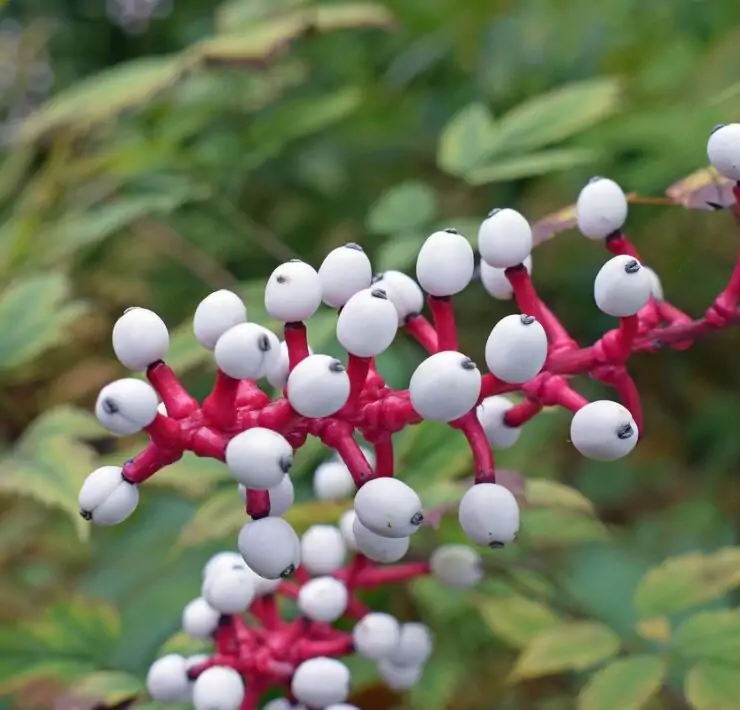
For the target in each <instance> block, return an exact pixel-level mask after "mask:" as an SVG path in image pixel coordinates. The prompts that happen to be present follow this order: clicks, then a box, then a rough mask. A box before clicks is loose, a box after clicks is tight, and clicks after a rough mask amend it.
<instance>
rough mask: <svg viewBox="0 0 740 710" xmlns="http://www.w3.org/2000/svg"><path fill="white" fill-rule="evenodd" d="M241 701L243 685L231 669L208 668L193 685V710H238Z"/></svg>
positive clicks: (238, 676) (221, 667) (239, 677)
mask: <svg viewBox="0 0 740 710" xmlns="http://www.w3.org/2000/svg"><path fill="white" fill-rule="evenodd" d="M242 700H244V683H243V681H242V679H241V676H240V675H239V674H238V673H237V672H236V671H235V670H233V669H232V668H225V667H223V666H214V667H213V668H209V669H207V670H205V671H203V672H202V673H201V674H200V675H199V676H198V679H197V680H196V681H195V683H194V684H193V706H194V707H195V710H239V707H240V706H241V704H242Z"/></svg>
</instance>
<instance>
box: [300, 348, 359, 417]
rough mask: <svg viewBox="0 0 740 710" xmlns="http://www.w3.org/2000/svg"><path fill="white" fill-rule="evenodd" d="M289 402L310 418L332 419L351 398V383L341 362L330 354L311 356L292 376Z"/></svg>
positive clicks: (302, 362) (301, 413)
mask: <svg viewBox="0 0 740 710" xmlns="http://www.w3.org/2000/svg"><path fill="white" fill-rule="evenodd" d="M287 390H288V401H289V402H290V404H291V406H292V407H293V409H295V411H296V412H298V414H300V415H301V416H304V417H308V418H313V419H315V418H320V417H330V416H331V415H332V414H336V412H338V411H339V410H340V409H341V408H342V407H343V406H344V405H345V404H346V403H347V399H348V398H349V391H350V382H349V376H348V375H347V371H346V369H345V367H344V365H342V363H341V362H339V360H337V359H336V358H333V357H329V355H310V356H309V357H307V358H306V359H305V360H302V361H301V362H299V363H298V365H296V367H294V368H293V372H291V373H290V375H289V376H288V385H287Z"/></svg>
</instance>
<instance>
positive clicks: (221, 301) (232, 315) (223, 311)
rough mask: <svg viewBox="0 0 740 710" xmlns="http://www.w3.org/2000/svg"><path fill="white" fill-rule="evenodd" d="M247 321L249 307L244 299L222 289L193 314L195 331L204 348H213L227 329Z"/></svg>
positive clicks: (206, 299)
mask: <svg viewBox="0 0 740 710" xmlns="http://www.w3.org/2000/svg"><path fill="white" fill-rule="evenodd" d="M246 322H247V307H246V306H245V305H244V302H243V301H242V299H241V298H239V296H237V295H236V294H235V293H233V292H232V291H227V290H226V289H221V290H220V291H214V292H213V293H211V294H210V295H208V296H206V297H205V298H204V299H203V300H202V301H201V302H200V303H199V304H198V307H197V308H196V309H195V315H194V316H193V333H194V334H195V337H196V339H197V340H198V342H199V343H200V344H201V345H202V346H203V347H204V348H207V349H208V350H213V348H215V347H216V343H217V342H218V339H219V338H220V337H221V336H222V335H223V334H224V333H225V332H226V331H227V330H230V329H231V328H233V327H234V326H235V325H239V324H240V323H246Z"/></svg>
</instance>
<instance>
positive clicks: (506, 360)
mask: <svg viewBox="0 0 740 710" xmlns="http://www.w3.org/2000/svg"><path fill="white" fill-rule="evenodd" d="M485 353H486V365H487V366H488V369H489V370H490V371H491V372H492V373H493V375H495V376H496V377H497V378H498V379H500V380H503V381H504V382H508V383H510V384H521V383H522V382H527V381H528V380H531V379H532V378H533V377H534V376H535V375H537V374H538V373H539V372H540V370H542V368H543V366H544V364H545V360H547V334H546V333H545V329H544V328H543V327H542V325H541V324H540V322H539V321H538V320H537V319H536V318H534V316H529V315H518V314H513V315H510V316H506V317H505V318H502V319H501V320H500V321H499V322H498V323H496V325H495V326H494V327H493V329H492V330H491V334H490V335H489V336H488V340H487V341H486V350H485Z"/></svg>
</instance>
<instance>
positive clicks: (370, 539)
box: [352, 515, 411, 564]
mask: <svg viewBox="0 0 740 710" xmlns="http://www.w3.org/2000/svg"><path fill="white" fill-rule="evenodd" d="M352 534H353V535H354V539H355V545H356V546H357V549H358V551H359V552H361V553H362V554H363V555H365V557H368V558H369V559H371V560H373V562H380V563H382V564H389V563H391V562H398V560H400V559H402V558H403V557H404V556H405V555H406V553H407V552H408V551H409V545H410V542H411V539H410V538H408V537H396V538H393V537H382V536H381V535H378V534H376V533H374V532H372V530H368V529H367V528H366V527H365V526H364V525H363V524H362V523H361V522H360V521H359V519H358V518H357V516H356V515H355V518H354V520H353V521H352Z"/></svg>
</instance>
